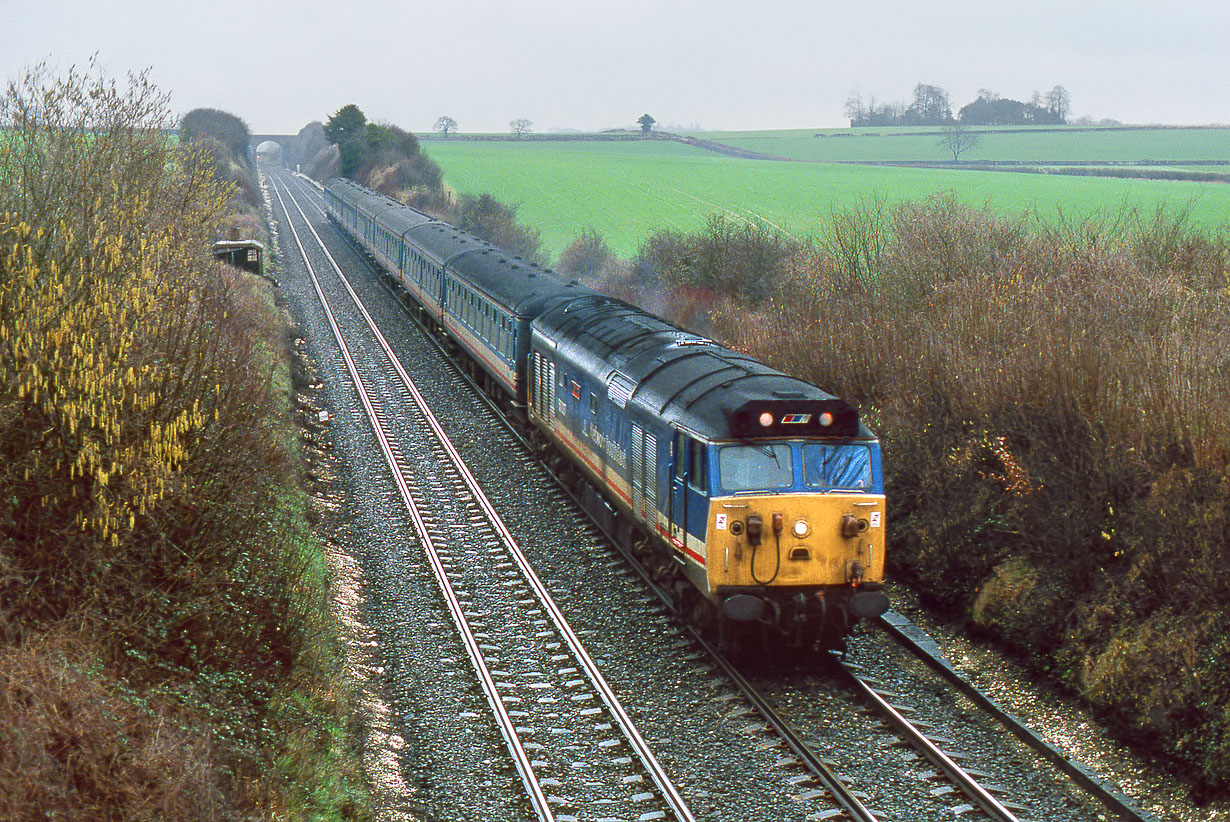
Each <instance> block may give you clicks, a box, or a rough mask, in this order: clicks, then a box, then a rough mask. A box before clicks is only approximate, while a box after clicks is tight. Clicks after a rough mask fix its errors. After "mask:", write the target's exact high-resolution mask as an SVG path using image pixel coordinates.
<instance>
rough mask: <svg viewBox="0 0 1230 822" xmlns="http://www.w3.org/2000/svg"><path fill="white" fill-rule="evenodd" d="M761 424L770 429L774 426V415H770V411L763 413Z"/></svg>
mask: <svg viewBox="0 0 1230 822" xmlns="http://www.w3.org/2000/svg"><path fill="white" fill-rule="evenodd" d="M760 424H761V425H763V426H764V427H765V428H768V427H769V426H770V425H772V424H773V415H772V414H770V413H769V412H768V411H765V412H763V413H761V415H760Z"/></svg>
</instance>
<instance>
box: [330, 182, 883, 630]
mask: <svg viewBox="0 0 1230 822" xmlns="http://www.w3.org/2000/svg"><path fill="white" fill-rule="evenodd" d="M325 199H326V204H327V208H328V212H329V215H330V217H331V218H332V219H333V220H334V221H335V222H337V223H338V224H339V225H340V226H341V227H342V228H343V229H344V230H345V231H346V232H347V233H349V234H350V235H351V236H353V237H354V238H355V240H357V241H358V242H359V244H360V245H361V246H362V247H363V248H364V249H365V250H366V251H367V252H368V253H369V254H370V255H371V256H372V257H373V258H375V260H376V261H377V262H378V263H379V264H380V265H381V266H382V267H384V269H385V270H386V271H387V272H388V274H389V276H390V277H392V278H393V279H395V280H396V281H397V282H399V283H400V284H401V285H402V287H403V288H404V289H405V291H406V293H407V294H409V295H410V296H411V297H412V298H413V301H414V304H415V305H416V306H417V307H418V309H419V310H420V311H421V312H423V314H424V315H425V316H426V317H427V318H428V319H430V321H431V322H432V323H433V324H435V325H436V326H437V327H438V328H439V329H441V330H442V331H443V333H444V334H445V335H446V336H447V338H448V339H449V340H450V341H451V344H452V346H453V348H454V350H455V352H456V353H457V354H458V356H459V358H460V359H461V360H462V361H463V362H465V363H466V364H467V365H468V366H469V368H470V369H471V371H472V373H474V374H475V376H476V377H478V379H479V381H480V382H481V383H482V384H483V385H484V387H485V388H486V389H487V390H488V391H490V392H491V393H492V394H494V395H496V396H498V397H501V398H502V399H503V400H504V401H505V402H506V404H508V405H510V406H512V407H513V409H514V412H515V413H517V414H519V415H521V416H522V417H523V419H524V420H525V421H526V422H527V423H528V424H529V425H530V427H531V428H530V430H531V432H532V437H533V438H534V439H535V440H536V441H537V442H538V443H540V444H541V445H542V446H543V453H544V456H546V458H547V459H548V460H549V461H552V462H554V463H556V467H557V469H559V470H560V471H561V472H562V473H563V474H565V475H568V476H571V477H572V478H573V480H574V485H575V487H576V489H577V490H578V491H579V492H580V497H581V499H582V502H583V504H584V505H585V506H586V508H587V509H588V510H589V512H590V513H591V514H592V515H593V516H595V517H596V518H597V519H599V520H600V521H602V522H603V524H604V525H605V527H606V528H607V530H608V531H609V532H610V533H612V534H614V535H615V536H616V538H617V539H619V540H620V541H621V542H623V543H624V544H625V546H626V547H628V548H629V549H631V550H633V551H634V552H636V553H638V554H639V555H640V556H641V557H642V561H643V563H644V564H645V565H646V567H648V568H650V569H651V571H652V572H653V573H654V575H655V577H656V578H657V580H658V581H659V583H660V584H663V585H664V586H665V587H667V589H668V590H670V591H671V593H672V595H673V596H674V597H675V600H676V604H677V605H678V606H679V607H680V608H681V610H682V611H683V612H684V613H685V614H687V615H688V616H689V617H690V618H691V619H693V620H694V621H696V622H697V623H699V624H702V625H707V626H709V627H711V628H712V629H713V630H714V631H715V632H716V633H717V634H718V635H719V636H720V637H722V638H723V639H724V640H725V641H727V642H728V643H734V642H737V641H739V640H741V639H747V638H750V637H753V636H756V635H759V634H764V633H767V634H770V635H773V636H776V637H777V638H779V639H782V640H785V641H786V642H787V643H789V644H791V645H795V646H806V645H813V644H816V645H819V646H820V647H833V646H836V645H838V644H840V642H841V641H842V640H843V638H844V637H845V635H846V634H847V633H848V632H849V630H850V629H851V628H852V627H853V626H854V624H855V623H857V622H858V620H859V619H861V618H867V617H872V616H877V615H879V614H881V613H883V612H884V611H885V610H887V608H888V600H887V598H886V597H885V596H884V594H883V592H882V588H883V581H884V561H885V554H884V534H885V520H884V517H885V499H884V477H883V471H882V466H881V461H880V446H879V442H878V440H877V439H876V437H875V435H874V434H873V433H872V432H871V431H869V430H868V429H867V428H866V426H865V425H863V424H862V423H861V422H860V420H859V418H858V413H857V411H856V410H855V409H853V408H852V407H850V406H849V405H848V404H846V403H845V402H844V401H842V400H840V399H838V398H836V397H833V396H831V395H829V394H826V393H825V392H823V391H821V390H820V389H818V388H816V387H815V386H813V385H810V384H809V383H806V382H804V381H802V380H798V379H795V378H793V377H789V376H786V375H785V374H782V373H781V372H779V371H776V370H774V369H772V368H770V367H768V366H767V365H765V364H764V363H761V362H759V361H757V360H755V359H752V358H750V357H747V356H745V355H742V354H739V353H738V352H735V351H733V350H731V349H729V348H726V347H724V346H721V345H718V344H716V343H714V342H713V341H711V340H707V339H705V338H703V337H699V336H697V335H695V334H692V333H690V332H687V331H685V330H683V329H680V328H678V327H677V326H674V325H672V324H670V323H668V322H666V321H665V320H663V319H661V318H660V317H657V316H655V315H653V314H649V313H647V312H645V311H643V310H641V309H639V308H636V307H635V306H632V305H629V304H628V303H625V302H622V301H620V300H616V299H612V298H610V297H606V296H604V295H602V294H599V293H598V292H595V291H593V290H591V289H588V288H585V287H584V286H582V285H580V284H578V283H577V282H575V281H569V280H566V279H564V278H562V277H560V276H559V275H558V274H556V273H554V272H552V271H550V270H549V269H545V268H542V267H541V266H538V265H535V264H532V263H526V262H525V261H523V260H520V259H518V258H515V257H511V256H510V255H508V254H507V253H505V252H503V251H501V250H499V249H497V248H495V247H493V246H491V245H490V244H488V243H485V242H484V241H482V240H479V239H477V238H475V237H473V236H470V235H468V234H465V233H463V232H460V231H458V230H456V229H455V228H453V227H451V226H448V225H446V224H444V223H441V222H439V221H436V220H433V219H432V218H430V217H428V216H427V215H424V214H422V213H420V212H418V211H415V210H414V209H412V208H409V207H408V206H404V205H401V204H399V203H396V202H395V201H393V200H391V199H389V198H387V197H384V196H383V195H380V194H377V193H375V192H372V191H370V190H368V189H366V188H363V187H362V186H359V185H357V184H355V183H353V182H351V181H349V180H342V179H339V180H334V181H333V182H332V183H330V185H329V186H328V187H327V189H326V194H325Z"/></svg>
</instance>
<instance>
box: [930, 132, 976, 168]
mask: <svg viewBox="0 0 1230 822" xmlns="http://www.w3.org/2000/svg"><path fill="white" fill-rule="evenodd" d="M939 145H941V146H943V147H944V148H946V149H948V150H949V151H951V152H952V161H953V162H954V163H955V162H956V161H957V160H958V159H959V158H960V156H961V153H962V152H963V151H968V150H969V149H971V148H973V147H974V146H976V145H978V135H977V134H975V133H974V132H972V131H970V130H969V129H968V128H966V127H965V126H962V125H951V126H946V127H944V129H943V130H941V131H940V141H939Z"/></svg>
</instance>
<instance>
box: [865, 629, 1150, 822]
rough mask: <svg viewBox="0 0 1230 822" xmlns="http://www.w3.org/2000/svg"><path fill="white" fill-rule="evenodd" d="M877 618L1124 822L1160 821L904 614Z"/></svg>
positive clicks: (981, 706)
mask: <svg viewBox="0 0 1230 822" xmlns="http://www.w3.org/2000/svg"><path fill="white" fill-rule="evenodd" d="M876 622H877V624H878V625H879V627H880V628H881V629H882V630H883V631H884V632H885V633H886V634H887V635H888V636H889V637H891V638H892V639H893V640H894V641H896V642H897V643H898V644H900V645H901V646H903V647H904V648H906V649H907V650H908V651H910V653H912V654H914V656H916V657H918V658H919V659H920V660H922V662H924V663H925V664H926V665H927V666H928V667H929V668H931V669H932V670H933V671H935V672H936V673H937V674H939V676H940V677H941V678H943V679H944V680H945V681H946V682H948V683H949V684H950V685H952V686H953V687H954V688H956V689H957V690H958V691H960V692H961V693H962V694H964V695H965V696H966V697H967V698H968V699H969V700H970V701H972V702H973V703H974V704H975V705H977V706H978V707H979V708H981V709H982V710H983V711H984V712H986V713H988V714H990V715H991V716H993V717H994V718H995V719H996V720H998V721H999V723H1000V724H1001V725H1003V726H1004V728H1006V729H1007V730H1008V731H1009V732H1011V733H1012V735H1013V736H1015V737H1016V738H1017V739H1019V740H1021V741H1022V742H1024V743H1025V744H1026V745H1028V746H1029V747H1031V748H1033V749H1034V751H1036V752H1037V753H1038V754H1039V755H1040V756H1042V758H1043V759H1045V760H1046V761H1047V762H1050V763H1051V764H1052V765H1054V766H1055V767H1056V768H1058V769H1059V770H1060V771H1062V772H1063V773H1064V774H1065V775H1067V776H1068V778H1070V779H1071V780H1072V781H1074V782H1075V783H1076V784H1077V785H1079V786H1080V787H1081V788H1082V789H1084V790H1085V792H1087V793H1089V794H1090V795H1092V796H1093V797H1094V798H1096V799H1097V800H1098V801H1099V802H1101V803H1102V804H1103V805H1104V806H1105V807H1106V808H1107V809H1108V810H1110V811H1112V812H1113V813H1114V814H1115V815H1117V816H1118V817H1119V818H1120V819H1121V820H1123V822H1158V819H1157V817H1156V816H1154V815H1152V814H1149V813H1146V812H1144V811H1142V810H1141V809H1139V808H1137V807H1135V806H1134V805H1133V804H1132V803H1131V801H1130V800H1129V799H1128V798H1127V797H1126V796H1124V795H1123V794H1121V793H1119V792H1118V791H1116V790H1114V789H1113V788H1112V787H1110V786H1109V785H1108V784H1107V783H1106V782H1104V781H1103V780H1102V779H1101V778H1099V777H1098V776H1097V775H1096V774H1094V773H1092V772H1091V771H1089V770H1088V769H1087V768H1085V767H1084V766H1083V765H1081V764H1080V763H1079V762H1076V761H1075V760H1073V759H1072V758H1071V757H1069V756H1068V755H1067V754H1065V753H1063V751H1060V750H1059V749H1057V748H1055V747H1054V746H1052V745H1051V744H1050V743H1049V742H1047V741H1046V740H1045V739H1043V738H1042V737H1041V736H1040V735H1038V734H1037V733H1034V731H1032V730H1030V729H1029V728H1027V727H1026V726H1025V725H1024V724H1023V723H1022V722H1021V721H1020V720H1018V719H1017V718H1016V717H1014V716H1012V715H1011V714H1009V713H1008V712H1007V711H1005V710H1004V709H1003V708H1002V707H1000V706H999V704H998V703H996V702H995V700H993V699H991V698H990V697H989V696H987V695H986V694H985V693H983V692H982V691H981V690H980V689H978V688H977V687H975V686H974V685H973V684H972V683H970V682H969V681H967V680H966V679H965V678H964V677H963V676H961V675H960V674H959V673H958V672H957V671H956V669H954V668H953V667H952V665H950V664H949V663H948V661H947V660H946V659H943V658H942V656H941V655H940V654H939V653H938V651H932V650H931V649H930V648H928V647H925V643H924V642H921V641H919V639H918V638H917V637H915V636H914V635H913V630H916V629H913V626H912V625H909V623H908V620H906V619H905V618H904V617H901V616H900V615H899V614H897V613H895V612H893V611H889V612H888V613H887V614H884V615H882V616H880V617H877V620H876ZM907 626H908V627H907ZM911 629H913V630H911Z"/></svg>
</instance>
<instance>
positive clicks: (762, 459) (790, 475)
mask: <svg viewBox="0 0 1230 822" xmlns="http://www.w3.org/2000/svg"><path fill="white" fill-rule="evenodd" d="M718 477H719V480H720V482H721V483H722V488H723V490H725V491H727V492H729V493H738V492H740V491H763V490H767V489H771V488H789V487H790V486H791V485H793V484H794V458H793V455H792V454H791V450H790V446H789V445H787V444H785V443H781V442H777V443H763V444H756V445H726V446H723V447H722V448H720V449H718Z"/></svg>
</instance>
